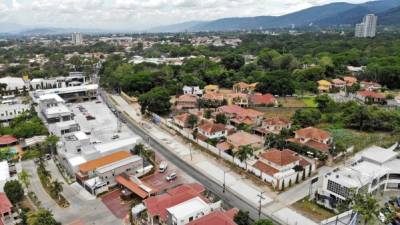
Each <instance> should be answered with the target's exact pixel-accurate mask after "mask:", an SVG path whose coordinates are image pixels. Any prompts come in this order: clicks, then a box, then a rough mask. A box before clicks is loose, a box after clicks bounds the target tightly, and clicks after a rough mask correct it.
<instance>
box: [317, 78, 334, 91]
mask: <svg viewBox="0 0 400 225" xmlns="http://www.w3.org/2000/svg"><path fill="white" fill-rule="evenodd" d="M317 83H318V90H319V92H322V93H326V92H329V91H330V90H331V88H332V84H331V82H329V81H327V80H319V81H318V82H317Z"/></svg>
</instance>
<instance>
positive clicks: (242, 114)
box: [217, 105, 264, 126]
mask: <svg viewBox="0 0 400 225" xmlns="http://www.w3.org/2000/svg"><path fill="white" fill-rule="evenodd" d="M218 113H223V114H225V116H226V117H227V118H228V119H229V120H230V122H231V123H232V124H235V125H240V124H245V125H249V126H258V125H260V124H261V122H262V120H263V118H264V113H262V112H259V111H257V110H254V109H244V108H242V107H240V106H237V105H224V106H221V107H218V109H217V114H218Z"/></svg>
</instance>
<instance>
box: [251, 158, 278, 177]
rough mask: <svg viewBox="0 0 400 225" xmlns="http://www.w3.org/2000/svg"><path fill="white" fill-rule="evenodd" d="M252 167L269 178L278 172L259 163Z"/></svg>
mask: <svg viewBox="0 0 400 225" xmlns="http://www.w3.org/2000/svg"><path fill="white" fill-rule="evenodd" d="M253 166H254V167H255V168H257V169H259V170H260V171H261V172H263V173H266V174H268V175H270V176H273V175H274V174H275V173H278V172H279V170H277V169H275V168H274V167H272V166H269V165H267V164H265V163H263V162H261V161H257V162H256V163H255V164H254V165H253Z"/></svg>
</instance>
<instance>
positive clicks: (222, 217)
mask: <svg viewBox="0 0 400 225" xmlns="http://www.w3.org/2000/svg"><path fill="white" fill-rule="evenodd" d="M236 213H238V210H237V209H230V210H228V211H226V212H222V211H214V212H212V213H210V214H208V215H205V216H203V217H200V218H199V219H197V220H194V221H192V222H190V223H188V224H187V225H236V223H235V222H234V221H233V218H234V216H235V215H236Z"/></svg>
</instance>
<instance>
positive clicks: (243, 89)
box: [233, 82, 258, 95]
mask: <svg viewBox="0 0 400 225" xmlns="http://www.w3.org/2000/svg"><path fill="white" fill-rule="evenodd" d="M257 84H258V83H251V84H248V83H245V82H239V83H236V84H234V85H233V91H234V92H235V93H243V94H249V95H250V94H253V93H254V91H255V90H256V87H257Z"/></svg>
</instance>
